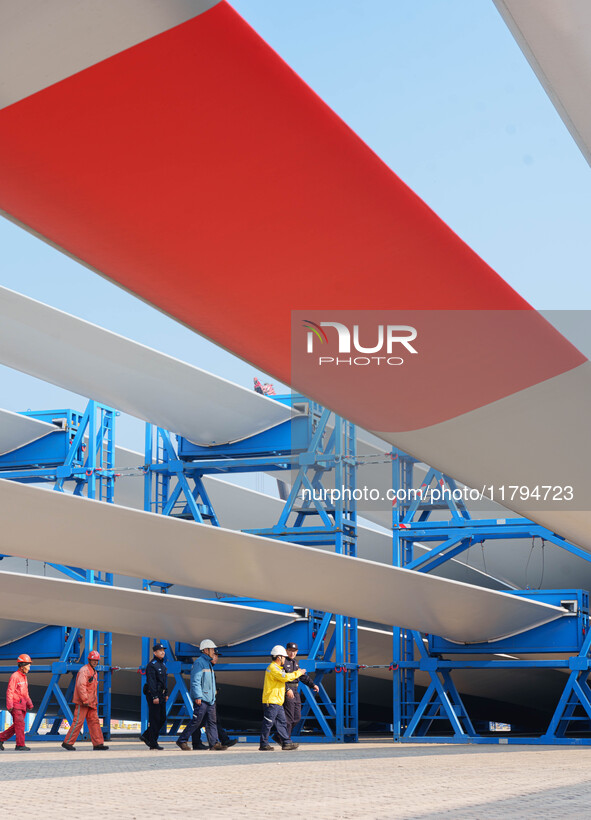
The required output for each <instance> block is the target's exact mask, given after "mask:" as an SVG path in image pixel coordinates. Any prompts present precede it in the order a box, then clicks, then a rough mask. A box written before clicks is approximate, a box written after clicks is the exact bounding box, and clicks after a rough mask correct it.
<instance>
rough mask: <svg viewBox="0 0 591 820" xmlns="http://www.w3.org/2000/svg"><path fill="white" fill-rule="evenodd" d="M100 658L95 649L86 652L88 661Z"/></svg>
mask: <svg viewBox="0 0 591 820" xmlns="http://www.w3.org/2000/svg"><path fill="white" fill-rule="evenodd" d="M100 659H101V656H100V655H99V653H98V652H97V651H96V649H93V650H92V652H89V653H88V660H89V661H100Z"/></svg>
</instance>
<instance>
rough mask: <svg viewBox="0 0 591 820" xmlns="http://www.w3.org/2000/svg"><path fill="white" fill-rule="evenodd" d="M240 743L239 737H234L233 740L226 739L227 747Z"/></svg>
mask: <svg viewBox="0 0 591 820" xmlns="http://www.w3.org/2000/svg"><path fill="white" fill-rule="evenodd" d="M237 743H238V738H237V737H234V738H232V740H226V749H229V748H230V746H235V745H236V744H237Z"/></svg>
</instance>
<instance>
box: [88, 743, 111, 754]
mask: <svg viewBox="0 0 591 820" xmlns="http://www.w3.org/2000/svg"><path fill="white" fill-rule="evenodd" d="M92 748H93V751H95V752H106V751H107V750H108V748H109V747H108V746H105V744H104V743H99V744H98V746H93V747H92Z"/></svg>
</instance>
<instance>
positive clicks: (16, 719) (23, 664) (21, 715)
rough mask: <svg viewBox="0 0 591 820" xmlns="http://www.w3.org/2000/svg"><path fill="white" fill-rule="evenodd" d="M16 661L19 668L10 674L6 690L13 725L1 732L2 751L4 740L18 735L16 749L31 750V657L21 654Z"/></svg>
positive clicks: (0, 747) (0, 748) (7, 705)
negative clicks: (27, 729)
mask: <svg viewBox="0 0 591 820" xmlns="http://www.w3.org/2000/svg"><path fill="white" fill-rule="evenodd" d="M16 662H17V663H18V669H17V670H16V672H13V673H12V675H11V676H10V680H9V681H8V688H7V690H6V709H7V711H9V712H10V714H11V715H12V726H9V727H8V729H6V730H5V731H4V732H2V734H0V751H3V750H4V741H5V740H9V738H11V737H12V736H13V735H16V746H15V749H16V751H17V752H30V751H31V749H30V747H29V746H25V715H26V714H27V709H32V708H33V701H32V700H31V698H30V697H29V684H28V681H27V675H28V674H29V669H30V668H31V658H30V657H29V656H28V655H19V656H18V658H17V659H16Z"/></svg>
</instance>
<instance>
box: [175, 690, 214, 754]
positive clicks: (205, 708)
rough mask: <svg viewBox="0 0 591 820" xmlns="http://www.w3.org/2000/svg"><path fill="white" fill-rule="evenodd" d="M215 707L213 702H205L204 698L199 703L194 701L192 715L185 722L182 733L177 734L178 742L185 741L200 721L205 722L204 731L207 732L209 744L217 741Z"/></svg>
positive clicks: (211, 744) (199, 724)
mask: <svg viewBox="0 0 591 820" xmlns="http://www.w3.org/2000/svg"><path fill="white" fill-rule="evenodd" d="M216 719H217V716H216V709H215V703H206V702H205V701H204V700H202V701H201V704H200V705H199V706H197V704H196V703H195V704H194V705H193V717H192V718H191V720H190V721H189V722H188V723H187V725H186V726H185V728H184V729H183V731H182V733H181V734H180V735H179V742H180V743H182V742H184V743H186V742H187V740H188V739H189V738H190V737H191V735H192V734H193V732H195V731H196V730H197V729H198V728H199V727H200V726H201V724H202V723H204V724H205V731H206V732H207V739H208V740H209V745H210V746H215V744H216V743H217V742H218V740H219V738H218V730H217V727H216Z"/></svg>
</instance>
